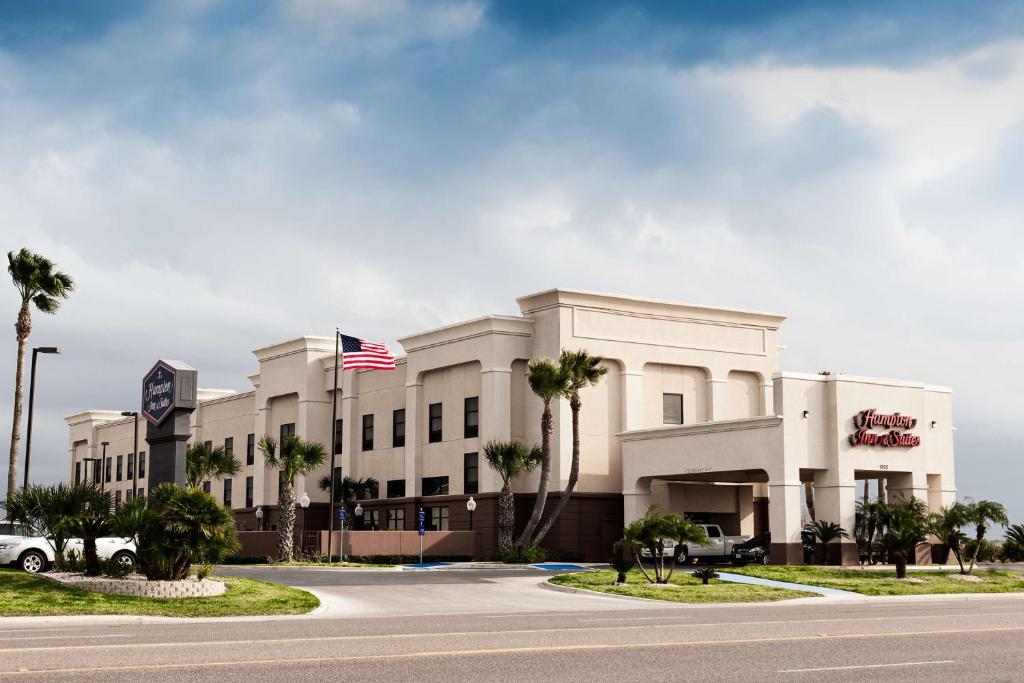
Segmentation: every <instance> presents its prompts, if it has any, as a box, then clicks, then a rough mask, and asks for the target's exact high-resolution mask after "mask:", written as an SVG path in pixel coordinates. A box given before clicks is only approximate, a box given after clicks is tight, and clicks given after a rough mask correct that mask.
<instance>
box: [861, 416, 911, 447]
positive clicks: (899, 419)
mask: <svg viewBox="0 0 1024 683" xmlns="http://www.w3.org/2000/svg"><path fill="white" fill-rule="evenodd" d="M916 426H917V419H916V418H913V417H910V416H909V415H900V414H899V413H891V414H888V415H886V414H884V413H878V412H875V409H874V408H869V409H868V410H862V411H861V412H859V413H857V414H856V415H855V416H854V418H853V427H854V430H855V431H854V432H853V434H850V445H851V446H853V447H857V446H881V447H883V448H913V447H915V446H920V445H921V437H919V436H917V435H915V434H911V433H910V432H909V431H900V430H909V429H913V428H914V427H916ZM877 428H887V429H888V430H889V431H888V432H886V433H882V434H880V433H878V432H875V431H871V430H873V429H877Z"/></svg>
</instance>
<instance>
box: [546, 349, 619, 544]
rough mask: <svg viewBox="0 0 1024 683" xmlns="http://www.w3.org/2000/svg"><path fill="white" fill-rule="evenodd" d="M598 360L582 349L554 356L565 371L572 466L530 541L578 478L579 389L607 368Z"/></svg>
mask: <svg viewBox="0 0 1024 683" xmlns="http://www.w3.org/2000/svg"><path fill="white" fill-rule="evenodd" d="M602 360H603V359H602V358H601V357H600V356H591V355H590V354H589V353H587V351H586V349H579V350H577V351H562V355H561V357H560V358H559V359H558V365H559V367H561V368H562V372H563V373H564V375H565V396H566V398H568V399H569V408H570V409H571V410H572V466H571V467H570V468H569V481H568V482H567V483H566V485H565V491H563V492H562V495H561V497H560V498H559V499H558V504H557V505H556V506H555V509H554V511H553V512H552V513H551V514H550V515H549V516H548V519H547V521H546V522H544V526H542V527H541V529H540V531H539V532H537V537H536V538H535V539H534V541H533V542H534V543H536V544H539V543H540V542H541V541H542V540H544V537H545V536H547V534H548V531H550V530H551V525H552V524H554V523H555V520H556V519H558V516H559V515H560V514H561V513H562V509H563V508H565V506H566V504H567V503H568V502H569V499H570V498H571V497H572V492H573V490H574V489H575V488H576V482H577V481H578V480H579V478H580V409H581V408H582V407H583V401H581V400H580V390H581V389H584V388H586V387H593V386H597V383H598V382H600V381H601V378H602V377H604V376H605V375H606V374H607V373H608V368H606V367H604V366H602V365H601V361H602Z"/></svg>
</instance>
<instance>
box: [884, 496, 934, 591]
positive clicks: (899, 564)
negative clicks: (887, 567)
mask: <svg viewBox="0 0 1024 683" xmlns="http://www.w3.org/2000/svg"><path fill="white" fill-rule="evenodd" d="M927 539H928V506H927V505H926V504H925V503H924V502H923V501H920V500H918V499H916V498H910V499H909V500H907V499H900V500H898V501H896V502H895V503H893V504H892V505H890V506H889V507H888V514H887V516H886V530H885V534H884V535H883V536H882V545H883V546H884V547H885V549H886V550H887V551H888V553H889V557H890V558H891V559H892V561H893V563H894V564H895V565H896V578H897V579H904V578H906V576H907V560H908V559H909V557H910V553H912V552H914V550H915V549H916V548H917V546H918V545H919V544H921V543H924V542H925V541H926V540H927Z"/></svg>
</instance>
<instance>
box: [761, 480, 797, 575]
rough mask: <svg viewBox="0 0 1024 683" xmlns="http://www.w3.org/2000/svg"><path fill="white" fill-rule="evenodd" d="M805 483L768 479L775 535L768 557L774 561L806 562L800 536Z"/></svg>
mask: <svg viewBox="0 0 1024 683" xmlns="http://www.w3.org/2000/svg"><path fill="white" fill-rule="evenodd" d="M802 492H803V485H802V484H801V483H800V479H799V477H798V476H795V475H794V476H793V478H792V480H777V481H769V482H768V528H769V530H770V531H771V535H772V544H771V550H770V552H769V557H770V559H771V563H772V564H803V563H804V551H803V542H802V541H801V539H800V495H801V494H802Z"/></svg>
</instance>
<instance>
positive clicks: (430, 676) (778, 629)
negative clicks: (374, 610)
mask: <svg viewBox="0 0 1024 683" xmlns="http://www.w3.org/2000/svg"><path fill="white" fill-rule="evenodd" d="M270 571H281V570H270ZM291 571H292V570H288V572H291ZM318 571H319V570H318ZM477 571H479V570H477ZM356 574H360V575H362V574H369V572H350V571H345V572H333V573H332V572H327V575H328V577H331V576H334V577H335V578H333V579H332V578H325V577H318V578H316V579H315V580H317V581H320V582H321V584H320V587H319V588H318V589H317V590H318V591H321V590H323V589H324V588H327V589H328V591H329V592H330V594H332V595H333V594H335V593H337V594H344V593H346V592H359V591H363V590H368V589H374V590H386V589H388V588H391V589H393V590H397V589H402V588H403V587H409V586H412V587H415V588H417V589H418V590H419V591H421V592H424V593H432V592H436V591H440V593H439V595H442V596H443V595H444V594H445V592H444V591H445V590H446V589H447V587H450V586H452V585H462V586H464V587H472V586H477V587H480V586H483V587H486V586H488V585H499V586H500V585H502V584H503V582H505V581H506V580H507V579H511V580H514V581H518V582H521V590H520V592H521V593H523V595H524V602H527V603H530V604H531V605H532V601H533V600H534V599H535V598H536V597H537V596H540V598H541V599H543V598H544V597H551V598H552V601H551V603H550V605H549V609H547V610H538V609H533V608H532V607H531V609H528V610H525V611H516V610H508V609H504V610H498V611H495V612H492V613H483V612H469V613H463V611H462V610H461V609H459V607H458V605H455V604H449V605H448V606H447V609H445V610H443V611H441V612H438V613H434V614H432V615H430V617H429V618H427V617H424V616H406V617H402V616H386V617H373V616H371V617H352V616H344V617H341V618H334V617H320V618H309V617H307V618H299V619H275V620H251V619H250V620H233V621H211V620H197V621H193V622H188V623H180V622H173V623H172V622H165V623H143V624H140V623H118V624H111V623H109V622H108V623H104V622H98V621H97V622H93V623H80V622H79V621H77V620H76V621H75V622H73V623H61V622H59V621H54V620H51V621H48V622H46V623H32V622H26V621H25V620H20V621H12V622H8V623H0V681H2V680H28V681H36V680H45V681H65V680H75V681H110V680H142V679H145V680H146V681H217V682H218V683H224V682H227V681H246V683H253V682H254V681H265V680H275V681H276V680H295V681H321V680H323V681H326V680H332V681H335V680H357V681H374V680H384V679H386V680H389V681H414V680H415V681H448V680H450V681H463V680H477V681H506V680H507V681H513V680H515V681H524V680H526V681H533V680H544V681H550V680H583V679H586V680H594V681H616V682H619V681H622V680H637V679H638V678H641V677H643V678H650V677H652V676H653V677H658V678H662V679H668V680H673V679H682V678H686V679H692V680H736V681H739V680H744V681H749V680H769V681H795V682H800V681H821V680H838V681H874V680H876V679H878V678H880V677H883V676H884V677H892V678H898V679H899V680H901V681H928V682H929V683H934V682H935V681H954V680H956V681H962V680H971V681H1020V680H1022V679H1024V673H1022V671H1021V666H1020V653H1021V652H1022V651H1024V600H1022V599H1015V598H1004V597H992V598H988V599H982V600H970V601H967V600H963V599H942V600H931V601H915V602H887V603H881V602H874V603H868V604H835V603H832V604H828V603H825V602H821V603H819V604H813V603H811V604H790V605H786V604H778V603H776V604H773V605H760V606H714V607H662V606H660V605H657V604H653V603H652V604H648V603H637V602H633V601H626V600H615V599H612V598H600V597H598V598H590V596H576V595H571V594H564V593H555V592H552V591H547V590H543V589H540V588H538V587H537V586H536V582H537V577H533V576H526V575H523V574H522V573H520V575H519V576H511V577H510V576H507V574H511V572H497V573H493V574H491V575H488V573H487V572H482V573H480V574H474V575H466V576H463V575H464V574H468V572H452V573H450V574H447V576H438V574H442V572H422V573H421V572H417V573H411V572H374V575H375V576H373V577H369V576H356ZM286 578H287V580H289V581H291V580H293V579H301V580H307V581H308V580H310V579H309V578H308V576H305V575H303V573H302V572H296V573H295V575H294V576H289V575H288V574H279V575H277V580H283V579H286ZM451 581H456V583H455V584H452V583H450V582H451ZM360 582H361V583H360ZM410 582H411V583H410ZM481 590H483V589H481ZM555 596H557V597H555ZM562 597H564V598H567V599H568V600H560V599H559V598H562ZM577 597H580V598H586V600H585V601H574V600H573V599H574V598H577ZM502 599H504V598H502ZM594 599H596V600H601V601H602V603H601V604H604V605H608V604H611V603H615V607H614V608H609V609H605V608H601V607H598V608H595V607H593V603H592V600H594ZM567 608H568V609H567Z"/></svg>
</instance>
